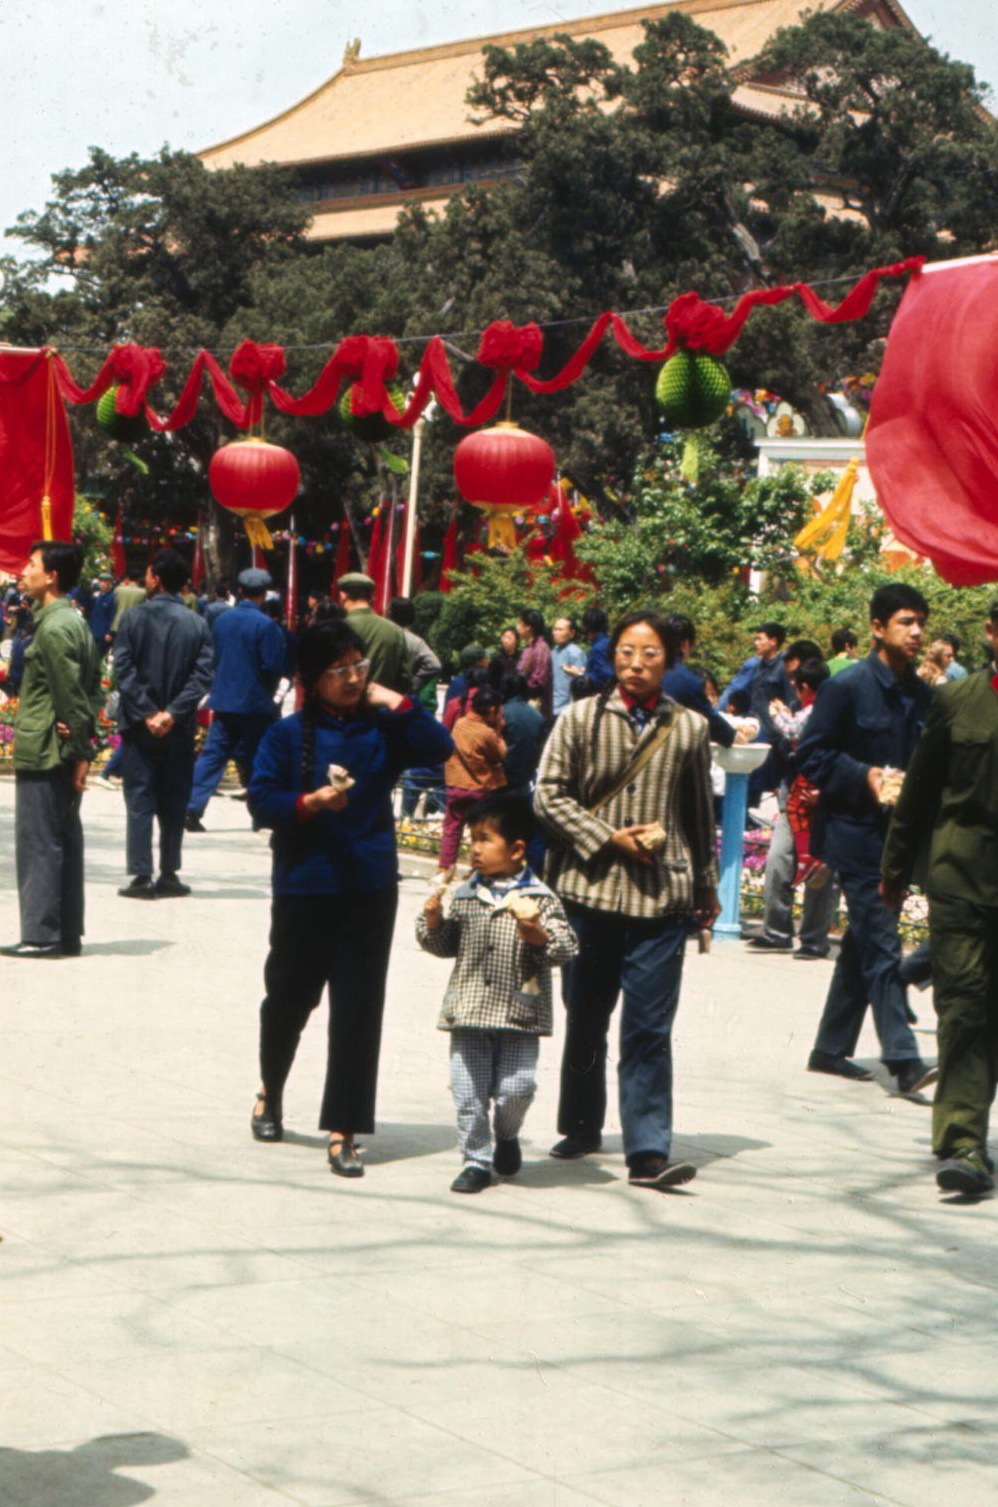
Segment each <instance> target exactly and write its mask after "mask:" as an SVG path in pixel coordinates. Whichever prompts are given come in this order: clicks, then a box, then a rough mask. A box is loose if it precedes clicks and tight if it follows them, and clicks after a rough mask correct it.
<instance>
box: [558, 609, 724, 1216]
mask: <svg viewBox="0 0 998 1507" xmlns="http://www.w3.org/2000/svg"><path fill="white" fill-rule="evenodd" d="M676 648H677V643H676V634H675V632H674V630H673V629H672V628H670V627H669V625H668V624H667V623H666V622H665V621H663V619H662V618H660V617H658V616H657V615H656V614H655V613H651V612H637V613H632V614H631V615H630V616H628V617H625V618H624V619H623V620H622V621H621V622H620V623H618V624H617V626H616V628H615V629H614V632H613V636H612V638H611V640H610V652H611V657H612V660H613V665H614V671H615V679H614V680H613V681H611V682H610V684H609V685H608V686H606V687H605V689H604V690H603V691H601V692H600V694H599V696H596V697H591V698H590V699H589V700H585V701H576V702H574V703H573V704H572V705H571V706H569V707H568V708H567V709H566V710H565V711H564V712H563V713H562V714H561V716H560V717H559V718H558V719H557V721H556V722H555V724H554V729H553V731H552V733H551V736H550V739H549V740H548V744H547V747H546V748H545V751H544V756H543V759H542V761H541V767H540V770H539V772H538V777H537V793H536V795H535V797H534V802H535V806H536V809H537V814H538V816H539V817H540V819H541V821H542V822H543V824H544V826H545V827H546V828H547V831H548V833H549V834H550V836H551V838H552V839H553V845H552V849H551V853H550V857H549V863H548V870H547V874H546V878H547V881H548V883H549V884H550V885H551V887H552V888H553V889H555V890H557V892H558V895H559V896H560V898H561V900H562V901H563V902H564V905H565V910H566V912H567V914H568V918H569V920H570V922H571V923H572V927H573V929H574V931H575V934H576V937H577V938H578V942H579V952H578V955H577V956H576V957H575V958H573V959H572V961H571V962H570V963H569V964H568V965H566V967H565V968H564V969H563V970H562V992H563V996H564V1000H565V1007H566V1010H567V1015H568V1020H567V1030H566V1037H565V1049H564V1055H563V1058H562V1072H561V1098H560V1101H559V1107H558V1131H559V1134H560V1135H561V1136H562V1138H563V1139H562V1140H560V1141H559V1142H558V1144H557V1145H556V1146H554V1147H553V1148H552V1151H551V1155H552V1156H555V1157H559V1158H562V1159H565V1160H571V1159H574V1158H576V1157H580V1156H585V1155H586V1154H587V1153H589V1152H594V1151H598V1150H599V1149H600V1146H601V1136H602V1130H603V1121H604V1118H605V1114H606V1055H607V1033H608V1031H609V1027H610V1016H611V1014H612V1013H613V1010H614V1007H615V1005H616V1003H617V997H618V995H620V994H622V995H623V1006H622V1010H621V1019H620V1054H619V1067H618V1076H619V1088H620V1122H621V1127H622V1129H623V1133H624V1156H625V1157H626V1160H627V1166H628V1174H629V1177H628V1180H629V1181H630V1182H631V1183H632V1184H633V1185H635V1186H637V1187H647V1188H669V1187H673V1186H676V1185H677V1184H679V1183H684V1182H688V1181H689V1180H690V1178H692V1177H693V1176H694V1175H695V1172H696V1169H695V1168H694V1167H693V1166H692V1165H691V1164H690V1163H688V1162H674V1161H672V1160H671V1146H672V1042H671V1035H672V1022H673V1019H674V1017H675V1014H676V1008H677V1006H678V1004H679V990H680V984H681V982H682V971H683V955H684V951H685V947H686V938H687V935H688V933H689V931H690V928H691V923H692V921H693V919H694V917H695V918H696V921H697V922H698V924H699V925H700V926H701V927H709V926H711V925H712V924H713V921H714V919H715V918H716V916H717V914H718V909H719V908H718V904H717V895H716V892H715V885H716V882H717V864H716V859H715V849H714V842H715V839H714V815H713V802H712V798H711V784H710V745H709V742H708V733H707V723H706V720H705V719H704V718H703V717H701V716H699V715H698V714H697V713H696V712H691V711H689V710H687V708H685V707H682V706H680V705H679V704H678V703H677V702H675V701H673V700H672V699H671V697H669V696H667V695H665V694H664V693H663V691H662V679H663V677H664V675H665V672H666V670H667V669H668V668H669V667H670V666H671V665H672V663H673V661H674V659H675V655H676Z"/></svg>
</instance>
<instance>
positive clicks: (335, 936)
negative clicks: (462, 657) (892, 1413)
mask: <svg viewBox="0 0 998 1507" xmlns="http://www.w3.org/2000/svg"><path fill="white" fill-rule="evenodd" d="M368 668H369V666H368V662H367V660H366V659H365V658H364V648H363V644H362V643H361V640H360V639H359V638H358V636H357V634H356V633H354V631H353V629H352V628H350V627H349V626H348V625H347V623H346V622H327V623H322V624H320V625H318V626H316V627H314V628H309V629H308V630H307V631H306V632H305V633H304V634H303V635H302V639H301V642H300V644H299V651H298V674H299V677H300V679H301V684H302V689H303V691H304V694H305V702H304V706H303V708H302V710H301V711H300V712H296V713H295V714H294V716H291V717H286V718H284V719H283V720H282V721H280V722H277V723H275V724H274V726H273V727H271V728H270V729H269V730H268V731H267V733H266V734H265V736H264V738H263V741H262V743H261V744H260V748H259V751H258V753H257V756H256V760H255V762H254V765H253V774H252V778H251V779H250V784H249V806H250V811H251V812H252V814H253V819H254V821H255V822H256V823H257V825H258V826H261V827H270V828H272V829H273V836H272V838H271V848H272V850H273V855H274V859H273V903H272V909H271V932H270V954H269V956H268V958H267V962H266V965H265V968H264V985H265V988H266V997H265V999H264V1001H263V1004H262V1005H261V1007H260V1070H261V1079H262V1087H261V1089H260V1093H259V1095H258V1098H257V1102H256V1106H255V1108H254V1111H253V1118H252V1130H253V1135H254V1136H255V1137H256V1139H257V1140H259V1141H279V1140H280V1139H281V1138H282V1136H283V1134H284V1126H283V1118H282V1114H283V1105H282V1100H283V1093H284V1084H285V1081H286V1079H287V1076H288V1073H289V1072H290V1070H291V1064H292V1062H293V1061H294V1055H295V1051H296V1049H297V1046H298V1040H299V1038H300V1036H301V1033H302V1030H303V1029H304V1027H305V1023H306V1021H307V1020H308V1017H309V1015H310V1014H311V1012H312V1011H313V1010H314V1009H315V1007H316V1005H317V1004H318V1003H319V1001H320V999H321V998H322V992H323V989H324V988H325V987H326V986H327V985H328V987H329V1051H328V1057H327V1065H326V1085H325V1090H324V1093H323V1098H322V1110H321V1114H320V1116H319V1125H320V1127H321V1128H322V1129H323V1130H327V1131H328V1132H329V1164H330V1167H331V1168H332V1170H333V1172H335V1173H338V1174H339V1176H341V1177H361V1176H362V1175H363V1172H364V1168H363V1164H362V1163H361V1161H360V1160H359V1158H358V1156H357V1152H356V1149H355V1147H354V1136H355V1135H356V1134H357V1133H358V1132H362V1133H364V1134H369V1133H370V1132H372V1131H373V1130H374V1100H375V1090H376V1087H377V1078H378V1052H379V1048H380V1045H381V1018H382V1013H383V1010H384V1002H385V979H386V975H387V972H388V956H389V952H390V951H391V944H392V932H393V930H394V926H395V909H396V904H397V901H398V862H397V857H396V851H395V823H394V818H393V814H392V803H391V795H392V788H393V786H394V785H395V783H396V781H397V780H398V777H399V775H400V774H401V773H402V771H403V769H406V768H408V767H409V766H410V765H414V764H416V765H420V764H439V763H440V762H441V761H442V760H444V759H446V758H447V757H448V756H449V754H450V753H451V751H452V747H453V745H452V743H451V739H450V736H449V734H448V733H447V732H446V730H445V729H444V728H442V727H441V726H440V724H439V723H438V722H435V721H434V719H433V718H432V717H431V716H430V714H429V712H427V711H426V710H424V708H423V707H422V706H421V705H420V704H419V702H418V701H413V700H410V699H409V698H408V697H406V696H401V695H399V694H398V693H397V692H396V691H390V690H388V689H386V687H384V686H380V685H375V684H373V683H371V682H369V681H368V678H367V675H368ZM331 766H338V768H339V770H341V771H345V772H346V775H347V776H349V779H350V781H351V782H352V783H351V784H350V785H349V788H348V789H343V788H341V787H342V785H343V783H344V782H345V776H340V777H338V778H334V777H333V775H332V774H331V773H330V769H331ZM333 773H334V774H335V770H334V771H333Z"/></svg>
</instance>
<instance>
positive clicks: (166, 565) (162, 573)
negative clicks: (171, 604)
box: [149, 549, 187, 596]
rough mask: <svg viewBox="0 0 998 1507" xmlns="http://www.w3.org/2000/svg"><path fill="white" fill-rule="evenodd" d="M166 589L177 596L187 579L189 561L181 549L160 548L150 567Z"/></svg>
mask: <svg viewBox="0 0 998 1507" xmlns="http://www.w3.org/2000/svg"><path fill="white" fill-rule="evenodd" d="M149 568H150V570H151V571H152V573H153V575H154V576H155V577H156V578H157V580H158V581H159V584H160V585H161V586H162V588H163V590H164V591H168V592H169V593H170V595H171V596H176V594H177V592H178V591H180V590H181V589H182V588H183V586H184V585H185V584H186V581H187V561H186V560H185V559H184V557H183V555H182V554H181V553H180V552H179V550H175V549H158V550H157V551H156V553H155V554H154V555H153V557H152V564H151V566H150V567H149Z"/></svg>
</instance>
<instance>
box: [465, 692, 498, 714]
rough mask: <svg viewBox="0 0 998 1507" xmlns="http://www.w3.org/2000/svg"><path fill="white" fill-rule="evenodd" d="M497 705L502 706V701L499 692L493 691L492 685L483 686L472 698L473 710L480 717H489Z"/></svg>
mask: <svg viewBox="0 0 998 1507" xmlns="http://www.w3.org/2000/svg"><path fill="white" fill-rule="evenodd" d="M497 706H502V701H501V700H500V697H499V692H498V691H493V690H492V688H491V686H482V688H481V690H479V691H476V692H475V694H474V696H472V698H471V710H472V711H473V712H477V713H478V715H479V717H487V716H488V714H489V712H491V711H494V710H495V708H496V707H497Z"/></svg>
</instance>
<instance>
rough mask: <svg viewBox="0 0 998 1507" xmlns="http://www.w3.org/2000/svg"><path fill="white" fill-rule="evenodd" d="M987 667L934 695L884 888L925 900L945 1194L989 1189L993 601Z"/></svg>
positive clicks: (995, 957) (996, 606)
mask: <svg viewBox="0 0 998 1507" xmlns="http://www.w3.org/2000/svg"><path fill="white" fill-rule="evenodd" d="M985 631H986V633H987V637H988V640H989V642H990V644H991V651H992V655H993V661H994V662H993V663H992V664H991V666H990V667H989V668H988V669H985V670H979V671H978V672H977V673H976V674H973V675H968V676H967V678H966V679H964V680H956V681H951V682H949V683H948V684H947V685H945V686H942V687H941V688H940V689H939V690H938V691H937V692H936V694H935V698H934V700H933V703H932V706H931V708H930V710H929V715H928V718H927V720H926V724H925V730H924V732H923V733H922V737H921V741H920V742H919V744H918V746H917V748H916V749H915V753H914V756H913V758H912V760H911V763H910V764H909V765H908V772H907V775H906V776H905V782H904V788H903V789H902V791H901V796H900V799H899V800H898V804H897V808H896V810H895V813H894V819H893V821H892V823H891V828H890V831H889V833H888V837H887V844H886V846H885V848H884V857H883V867H882V871H881V872H882V875H883V884H882V889H881V893H882V895H883V898H884V901H885V903H886V904H887V905H889V906H891V907H892V908H894V909H896V908H898V907H900V905H901V902H902V901H903V899H904V894H905V890H906V888H907V886H908V884H909V882H910V881H911V880H912V879H914V880H915V881H916V882H917V883H919V884H920V885H921V886H922V887H923V888H924V889H925V892H926V894H927V895H928V897H929V939H930V943H931V949H932V983H933V990H934V995H935V1004H936V1013H937V1015H938V1017H939V1026H938V1040H939V1085H938V1088H937V1090H936V1100H935V1107H934V1109H933V1114H932V1149H933V1151H934V1152H935V1154H936V1156H938V1157H939V1158H940V1159H941V1163H940V1166H939V1169H938V1171H937V1173H936V1182H937V1183H938V1185H939V1187H940V1188H941V1189H943V1190H944V1191H945V1192H956V1193H968V1194H981V1193H987V1192H989V1191H990V1190H991V1189H992V1188H993V1187H994V1176H993V1173H994V1165H993V1163H992V1161H991V1159H990V1158H989V1156H988V1151H987V1138H988V1112H989V1110H990V1108H991V1103H992V1100H993V1099H994V1096H995V1084H996V1081H998V600H996V601H995V602H993V603H992V605H991V612H990V617H989V621H988V623H987V626H986V629H985Z"/></svg>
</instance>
